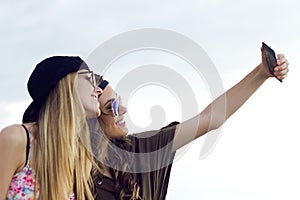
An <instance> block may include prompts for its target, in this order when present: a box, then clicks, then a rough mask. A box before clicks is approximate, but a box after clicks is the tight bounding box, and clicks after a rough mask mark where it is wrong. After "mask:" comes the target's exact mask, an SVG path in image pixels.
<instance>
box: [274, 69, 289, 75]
mask: <svg viewBox="0 0 300 200" xmlns="http://www.w3.org/2000/svg"><path fill="white" fill-rule="evenodd" d="M288 72H289V68H285V69H283V70H280V71H275V72H274V75H275V76H277V77H278V76H284V75H286V74H287V73H288Z"/></svg>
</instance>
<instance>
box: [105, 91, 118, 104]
mask: <svg viewBox="0 0 300 200" xmlns="http://www.w3.org/2000/svg"><path fill="white" fill-rule="evenodd" d="M115 95H116V98H118V96H119V94H118V93H115ZM116 98H111V99H109V100H107V101H106V103H105V104H104V106H105V105H107V104H108V103H111V102H113V101H114V100H115V99H116Z"/></svg>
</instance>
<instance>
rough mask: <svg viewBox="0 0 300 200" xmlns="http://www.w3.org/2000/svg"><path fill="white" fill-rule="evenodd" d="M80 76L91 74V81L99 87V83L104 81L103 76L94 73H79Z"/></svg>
mask: <svg viewBox="0 0 300 200" xmlns="http://www.w3.org/2000/svg"><path fill="white" fill-rule="evenodd" d="M78 74H91V76H90V77H89V79H90V80H89V81H90V82H91V83H92V84H93V85H99V83H101V82H102V81H103V76H100V75H98V74H94V72H93V71H87V72H78Z"/></svg>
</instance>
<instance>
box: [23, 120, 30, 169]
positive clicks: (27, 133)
mask: <svg viewBox="0 0 300 200" xmlns="http://www.w3.org/2000/svg"><path fill="white" fill-rule="evenodd" d="M22 126H23V128H24V129H25V131H26V136H27V143H26V160H25V166H26V165H27V163H28V156H29V150H30V137H29V131H28V130H27V128H26V126H25V125H24V124H22Z"/></svg>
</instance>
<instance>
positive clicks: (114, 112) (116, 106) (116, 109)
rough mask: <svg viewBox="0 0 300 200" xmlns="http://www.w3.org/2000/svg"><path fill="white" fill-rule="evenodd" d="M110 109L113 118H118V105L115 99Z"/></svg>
mask: <svg viewBox="0 0 300 200" xmlns="http://www.w3.org/2000/svg"><path fill="white" fill-rule="evenodd" d="M111 108H112V111H113V114H114V116H115V117H118V116H119V103H118V101H117V99H116V100H115V101H113V102H112V105H111Z"/></svg>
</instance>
